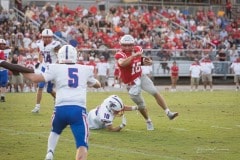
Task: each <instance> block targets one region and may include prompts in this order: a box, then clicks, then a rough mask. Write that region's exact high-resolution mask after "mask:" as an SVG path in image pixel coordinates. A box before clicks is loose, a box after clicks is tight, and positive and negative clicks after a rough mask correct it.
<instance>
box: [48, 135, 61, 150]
mask: <svg viewBox="0 0 240 160" xmlns="http://www.w3.org/2000/svg"><path fill="white" fill-rule="evenodd" d="M59 137H60V135H59V134H57V133H55V132H50V135H49V137H48V148H47V152H48V151H50V150H51V151H52V152H54V150H55V148H56V146H57V143H58V139H59Z"/></svg>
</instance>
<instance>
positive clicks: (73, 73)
mask: <svg viewBox="0 0 240 160" xmlns="http://www.w3.org/2000/svg"><path fill="white" fill-rule="evenodd" d="M77 73H78V69H77V68H68V76H69V80H68V86H69V87H70V88H77V87H78V75H77Z"/></svg>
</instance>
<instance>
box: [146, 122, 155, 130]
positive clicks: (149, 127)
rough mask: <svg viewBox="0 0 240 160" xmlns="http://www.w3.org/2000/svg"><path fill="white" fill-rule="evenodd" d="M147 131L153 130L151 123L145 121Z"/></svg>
mask: <svg viewBox="0 0 240 160" xmlns="http://www.w3.org/2000/svg"><path fill="white" fill-rule="evenodd" d="M147 130H148V131H153V130H154V127H153V123H152V121H147Z"/></svg>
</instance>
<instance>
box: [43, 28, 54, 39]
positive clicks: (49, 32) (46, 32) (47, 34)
mask: <svg viewBox="0 0 240 160" xmlns="http://www.w3.org/2000/svg"><path fill="white" fill-rule="evenodd" d="M52 36H53V32H52V30H51V29H44V30H43V31H42V37H52Z"/></svg>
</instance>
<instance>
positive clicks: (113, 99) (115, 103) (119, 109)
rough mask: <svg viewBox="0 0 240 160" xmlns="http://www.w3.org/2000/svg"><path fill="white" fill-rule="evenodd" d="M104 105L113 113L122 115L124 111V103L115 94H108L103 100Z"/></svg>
mask: <svg viewBox="0 0 240 160" xmlns="http://www.w3.org/2000/svg"><path fill="white" fill-rule="evenodd" d="M104 104H106V107H107V108H108V110H109V111H110V112H111V113H113V114H118V115H120V116H121V115H122V114H123V111H124V104H123V102H122V99H121V98H120V97H118V96H116V95H111V96H109V97H108V98H107V99H106V100H105V101H104Z"/></svg>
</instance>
